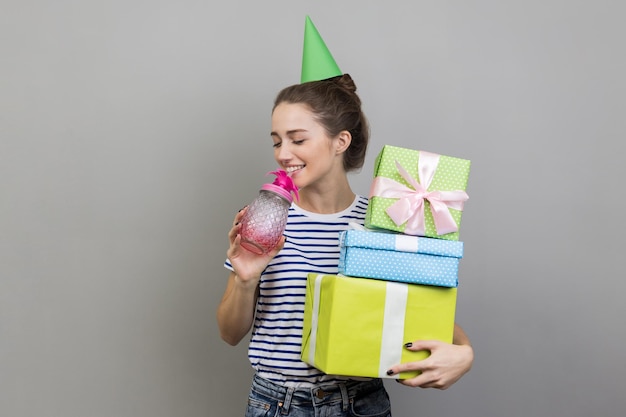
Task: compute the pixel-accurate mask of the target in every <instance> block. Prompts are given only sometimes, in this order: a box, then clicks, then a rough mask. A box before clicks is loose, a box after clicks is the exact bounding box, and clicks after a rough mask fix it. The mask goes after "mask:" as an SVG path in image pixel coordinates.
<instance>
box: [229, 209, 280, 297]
mask: <svg viewBox="0 0 626 417" xmlns="http://www.w3.org/2000/svg"><path fill="white" fill-rule="evenodd" d="M247 209H248V207H247V206H246V207H244V208H243V209H242V210H241V211H239V213H237V215H236V216H235V219H234V221H233V227H232V228H231V229H230V231H229V232H228V239H229V241H230V247H229V248H228V251H227V252H226V256H227V257H228V259H229V260H230V263H231V265H232V266H233V269H234V271H235V274H236V275H237V277H238V278H239V280H241V282H242V283H247V284H253V285H255V286H256V284H257V283H258V281H259V279H260V278H261V273H262V272H263V271H264V270H265V268H266V267H267V264H268V263H269V262H270V261H271V260H272V259H273V258H274V256H276V254H277V253H278V252H280V250H281V249H282V248H283V245H284V244H285V237H284V236H282V237H281V238H280V241H279V242H278V244H277V245H276V247H274V249H272V250H271V251H270V252H268V253H265V254H262V255H257V254H256V253H254V252H251V251H249V250H247V249H246V248H244V247H243V246H241V219H242V218H243V216H244V214H245V213H246V210H247Z"/></svg>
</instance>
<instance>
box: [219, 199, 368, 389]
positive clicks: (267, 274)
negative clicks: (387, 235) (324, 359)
mask: <svg viewBox="0 0 626 417" xmlns="http://www.w3.org/2000/svg"><path fill="white" fill-rule="evenodd" d="M367 201H368V200H367V198H365V197H362V196H357V197H356V198H355V200H354V202H353V203H352V205H351V206H350V207H348V208H347V209H346V210H344V211H342V212H340V213H335V214H317V213H311V212H308V211H305V210H303V209H301V208H300V207H298V206H296V205H295V204H292V206H291V208H290V209H289V219H288V222H287V227H286V229H285V237H286V242H285V246H284V247H283V249H282V250H281V251H280V253H278V255H277V256H276V257H275V258H274V259H272V261H271V262H270V263H269V264H268V266H267V268H266V269H265V271H264V272H263V274H262V276H261V281H260V287H259V290H260V291H259V298H258V301H257V306H256V315H255V320H254V326H253V329H252V336H251V340H250V345H249V347H248V357H249V359H250V363H251V364H252V367H253V368H254V369H255V370H256V372H257V373H258V374H259V376H261V377H263V378H266V379H269V380H272V381H274V382H277V383H279V384H283V385H286V386H303V387H306V386H311V385H313V384H317V383H320V382H336V381H339V380H345V379H347V378H346V377H340V376H336V375H326V374H324V373H323V372H322V371H320V370H318V369H316V368H314V367H312V366H310V365H308V364H306V363H305V362H303V361H302V360H301V359H300V350H301V344H302V321H303V316H304V300H305V290H306V279H307V274H308V273H318V274H337V273H338V263H339V232H340V231H341V230H346V229H347V228H348V223H349V222H355V223H358V224H361V225H362V224H363V223H364V219H365V212H366V209H367ZM225 266H226V267H227V268H229V269H232V266H231V265H230V262H229V261H226V264H225ZM356 379H362V378H356Z"/></svg>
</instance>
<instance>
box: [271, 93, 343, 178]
mask: <svg viewBox="0 0 626 417" xmlns="http://www.w3.org/2000/svg"><path fill="white" fill-rule="evenodd" d="M271 136H272V141H273V142H274V158H275V159H276V162H278V164H279V165H280V166H281V167H282V168H283V169H284V170H285V171H287V172H288V173H289V174H290V175H291V178H292V179H293V180H294V182H295V184H296V185H297V186H298V188H300V189H302V188H304V187H306V186H308V185H311V184H314V183H320V182H326V181H327V180H331V181H332V180H334V179H335V178H336V177H335V174H336V173H342V172H343V160H342V158H343V157H342V155H341V153H340V152H337V142H338V141H337V139H336V138H330V137H328V134H327V133H326V130H325V129H324V127H323V126H322V125H321V124H320V123H319V122H317V121H316V120H315V118H314V117H313V113H312V112H311V111H310V110H309V108H308V107H307V106H306V105H304V104H300V103H281V104H279V105H278V106H276V108H275V109H274V112H273V113H272V133H271ZM338 170H340V171H338Z"/></svg>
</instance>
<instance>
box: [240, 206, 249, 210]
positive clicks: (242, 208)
mask: <svg viewBox="0 0 626 417" xmlns="http://www.w3.org/2000/svg"><path fill="white" fill-rule="evenodd" d="M246 207H248V206H247V205H245V206H243V207H242V208H240V209H239V211H241V210H243V209H245V208H246Z"/></svg>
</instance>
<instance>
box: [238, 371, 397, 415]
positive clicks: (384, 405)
mask: <svg viewBox="0 0 626 417" xmlns="http://www.w3.org/2000/svg"><path fill="white" fill-rule="evenodd" d="M281 416H291V417H331V416H332V417H341V416H347V417H391V404H390V402H389V395H387V391H386V390H385V387H384V386H383V382H382V380H380V379H373V380H371V381H364V382H362V381H346V382H345V383H341V384H320V385H318V386H315V387H313V388H299V389H294V388H287V387H284V386H282V385H277V384H275V383H273V382H271V381H268V380H267V379H263V378H261V377H259V376H258V375H255V376H254V378H253V380H252V388H251V389H250V396H249V397H248V409H247V411H246V416H245V417H281Z"/></svg>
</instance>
